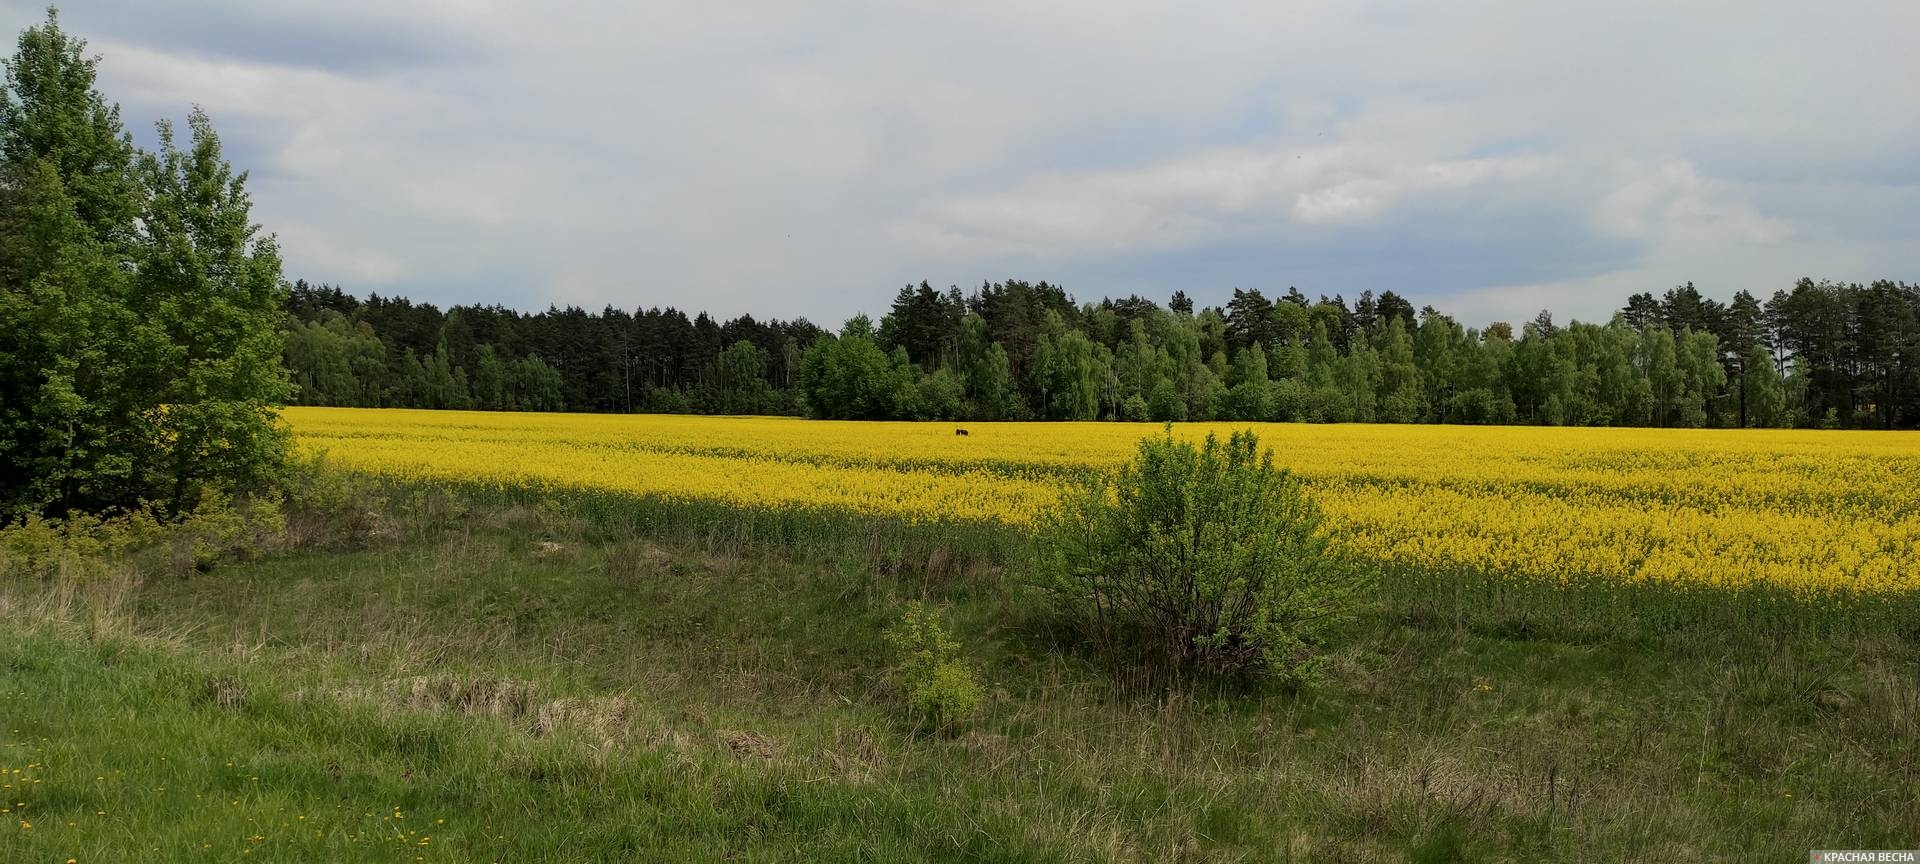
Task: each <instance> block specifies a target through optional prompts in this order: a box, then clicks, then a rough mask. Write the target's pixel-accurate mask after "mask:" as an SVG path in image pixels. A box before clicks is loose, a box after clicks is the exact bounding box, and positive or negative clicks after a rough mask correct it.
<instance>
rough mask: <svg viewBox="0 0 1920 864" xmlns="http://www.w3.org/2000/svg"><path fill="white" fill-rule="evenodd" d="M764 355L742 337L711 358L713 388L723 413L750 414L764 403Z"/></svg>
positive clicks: (765, 389) (765, 365) (764, 353)
mask: <svg viewBox="0 0 1920 864" xmlns="http://www.w3.org/2000/svg"><path fill="white" fill-rule="evenodd" d="M766 374H767V354H766V352H765V351H762V350H760V348H759V347H758V346H755V345H754V344H753V343H752V342H748V341H747V340H745V339H742V340H740V341H738V342H735V343H733V345H732V346H730V347H728V348H727V350H725V351H722V352H720V357H719V359H717V360H715V361H714V389H715V391H716V393H717V394H718V399H719V409H720V412H721V413H724V414H752V413H755V412H757V411H760V410H761V409H762V408H763V407H764V406H765V405H766V403H767V399H768V396H769V394H770V393H771V391H772V388H771V387H769V386H767V379H766Z"/></svg>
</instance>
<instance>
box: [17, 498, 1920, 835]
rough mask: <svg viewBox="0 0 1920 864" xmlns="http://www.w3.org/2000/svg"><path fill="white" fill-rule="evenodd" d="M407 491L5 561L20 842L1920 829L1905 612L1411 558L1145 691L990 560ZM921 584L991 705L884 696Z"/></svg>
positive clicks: (1917, 674)
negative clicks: (1577, 605)
mask: <svg viewBox="0 0 1920 864" xmlns="http://www.w3.org/2000/svg"><path fill="white" fill-rule="evenodd" d="M402 509H409V510H410V511H411V513H412V515H411V516H410V517H409V518H410V519H412V520H413V521H412V522H411V523H409V524H410V525H411V526H412V527H408V528H406V529H405V530H396V531H391V532H389V533H388V536H387V537H386V538H385V539H382V540H378V541H376V542H374V543H373V544H372V545H371V546H369V547H368V548H362V549H358V550H351V551H348V550H339V549H315V550H300V551H291V552H283V553H276V554H275V555H273V556H270V557H268V558H265V559H263V560H258V561H253V562H247V563H240V564H234V565H230V566H223V567H220V568H217V569H215V570H213V571H211V572H207V573H193V574H190V575H186V576H164V577H152V578H148V579H146V580H144V581H137V582H136V581H131V580H127V579H125V577H121V581H119V582H113V583H111V584H109V583H101V584H92V585H86V586H78V587H76V586H70V585H54V584H48V583H44V582H41V581H38V580H28V579H21V578H13V577H8V578H5V579H0V620H4V621H5V622H6V623H5V624H4V625H3V626H5V627H6V628H7V637H8V638H6V639H3V640H0V668H4V669H5V670H6V672H5V675H4V678H0V769H4V770H5V771H7V772H9V773H8V774H7V775H6V776H5V778H0V783H5V784H6V786H7V788H5V789H0V793H3V794H4V795H5V796H8V797H6V800H5V801H4V802H0V803H3V804H4V806H5V809H7V810H8V811H9V812H8V813H7V814H5V815H4V816H0V819H4V820H6V821H0V860H5V861H14V860H20V861H55V862H59V861H66V860H68V859H69V858H72V859H74V860H76V861H79V862H93V861H127V860H141V861H204V860H239V861H253V860H260V861H313V860H355V861H402V862H404V861H490V860H501V861H556V862H557V861H569V862H571V861H629V860H637V861H653V860H688V861H696V860H697V861H706V860H742V861H799V860H805V861H900V860H984V861H1110V860H1135V861H1160V860H1194V861H1200V860H1206V861H1273V860H1282V861H1285V860H1295V861H1423V862H1425V861H1500V860H1588V861H1632V860H1646V861H1652V860H1665V859H1671V858H1673V857H1676V856H1682V855H1684V856H1687V857H1688V858H1690V859H1693V860H1728V861H1746V860H1791V859H1795V858H1798V857H1800V856H1804V855H1805V854H1806V851H1807V850H1808V849H1813V848H1911V846H1912V845H1913V844H1914V843H1915V841H1916V838H1920V782H1917V781H1920V778H1917V777H1916V776H1915V773H1916V766H1920V752H1917V751H1920V746H1917V745H1916V741H1920V671H1917V670H1920V664H1917V662H1916V661H1917V660H1920V652H1916V651H1915V650H1914V644H1913V642H1912V640H1911V639H1909V638H1906V637H1905V636H1902V635H1898V634H1894V635H1879V634H1875V633H1872V632H1867V631H1861V632H1841V633H1812V632H1808V633H1798V634H1791V635H1787V636H1783V635H1781V634H1780V633H1778V632H1759V631H1745V630H1742V629H1740V628H1731V627H1726V626H1719V625H1717V624H1713V623H1705V622H1697V621H1677V622H1672V623H1669V624H1666V625H1662V626H1658V627H1645V628H1626V629H1622V630H1620V631H1618V632H1614V633H1608V632H1606V631H1604V630H1596V629H1594V628H1576V627H1571V626H1561V624H1560V622H1558V621H1557V620H1556V619H1554V618H1552V617H1551V616H1544V615H1540V614H1536V612H1537V609H1536V607H1535V606H1534V605H1532V604H1533V603H1534V601H1533V600H1529V599H1526V598H1520V599H1517V600H1514V601H1513V602H1514V603H1515V604H1517V605H1515V606H1513V607H1510V608H1502V607H1500V606H1499V605H1498V604H1497V603H1496V604H1489V603H1487V602H1486V601H1485V599H1484V598H1482V599H1480V600H1475V601H1473V602H1460V603H1455V604H1452V605H1447V606H1445V607H1443V608H1442V607H1436V606H1435V605H1434V604H1433V602H1432V600H1433V592H1432V591H1429V590H1428V589H1425V588H1421V589H1418V590H1411V592H1410V593H1395V589H1394V588H1393V587H1392V584H1393V583H1392V581H1391V580H1389V582H1388V587H1387V588H1386V589H1385V590H1384V592H1383V594H1382V597H1381V598H1380V600H1379V602H1378V603H1377V605H1376V606H1374V607H1373V608H1371V609H1369V610H1368V611H1367V612H1366V613H1365V614H1363V615H1362V616H1360V618H1359V619H1358V620H1357V621H1356V622H1355V623H1354V624H1353V625H1352V627H1351V628H1350V632H1347V633H1346V634H1344V635H1345V640H1344V642H1343V647H1342V648H1340V649H1339V651H1338V652H1337V654H1336V655H1335V656H1334V657H1333V658H1332V664H1331V669H1332V672H1331V674H1330V677H1329V679H1328V680H1327V681H1325V682H1324V683H1322V684H1319V685H1317V686H1314V687H1311V688H1308V689H1306V690H1304V691H1300V692H1293V693H1289V692H1272V691H1263V690H1257V689H1256V690H1252V691H1245V690H1242V691H1238V692H1198V693H1192V694H1188V695H1184V696H1180V697H1176V698H1154V697H1148V696H1143V695H1141V694H1138V693H1134V692H1131V691H1128V690H1127V689H1125V688H1123V687H1120V686H1117V685H1116V684H1115V682H1113V681H1112V680H1111V679H1109V678H1108V677H1107V676H1105V675H1104V674H1102V673H1101V672H1100V671H1098V670H1097V669H1095V668H1093V667H1092V666H1090V665H1089V664H1088V663H1087V662H1086V661H1085V660H1084V659H1083V658H1082V657H1081V656H1079V655H1078V654H1077V653H1076V652H1074V651H1073V650H1071V647H1070V646H1062V645H1060V644H1058V643H1057V641H1056V638H1055V636H1054V634H1052V633H1051V632H1050V631H1049V630H1048V629H1047V627H1046V626H1045V624H1044V622H1043V621H1041V620H1039V619H1037V618H1036V617H1035V616H1034V615H1033V614H1032V612H1031V609H1032V608H1033V605H1032V603H1031V600H1032V598H1031V597H1029V596H1028V595H1027V594H1026V593H1025V592H1024V591H1023V590H1022V589H1021V588H1020V587H1019V585H1018V581H1017V578H1016V574H1015V573H1014V572H1013V571H1011V570H1009V569H1008V568H1007V567H1006V566H1005V565H1004V563H1003V562H1001V561H998V560H996V559H995V558H994V557H993V556H990V555H977V554H959V555H950V556H944V557H942V556H943V554H944V553H941V552H940V551H939V549H938V548H937V547H934V548H928V549H921V550H916V551H913V552H912V554H900V553H899V552H898V550H894V551H892V552H888V551H887V550H886V549H884V548H880V547H885V546H886V545H887V544H885V543H880V544H877V546H874V547H865V546H863V545H862V544H858V543H856V544H853V545H852V546H849V547H844V548H843V547H840V546H821V547H808V546H806V545H804V544H802V545H800V546H796V545H795V544H794V543H792V542H789V541H790V540H791V539H792V538H787V540H785V541H780V542H760V541H764V540H765V539H767V538H765V537H762V538H760V540H759V541H756V542H752V543H735V542H733V541H734V540H738V539H739V538H738V537H737V536H734V535H728V534H726V533H725V532H724V530H722V528H721V527H719V526H723V525H725V524H727V523H725V522H724V521H723V520H722V521H714V522H712V523H711V525H712V526H714V527H712V529H711V530H707V531H704V532H703V531H701V530H697V529H694V528H689V527H687V525H685V524H682V525H680V527H678V528H675V529H674V530H666V529H665V527H663V526H662V525H648V524H636V523H634V522H632V521H627V522H625V523H622V522H621V521H619V520H612V519H575V518H571V515H570V514H568V513H560V512H556V511H552V510H539V511H536V510H533V509H529V508H525V507H515V506H511V505H510V503H509V502H505V501H499V502H492V503H486V504H483V505H480V506H478V507H475V508H473V509H464V510H463V509H460V508H458V507H451V506H447V505H445V504H434V503H431V502H428V503H424V504H423V503H421V502H413V503H412V504H410V505H408V506H407V507H404V508H402ZM774 539H775V540H779V538H777V537H776V538H774ZM922 556H929V557H922ZM912 600H925V601H927V602H929V603H930V604H932V605H933V606H934V607H935V608H938V609H940V610H942V614H943V615H944V616H945V617H946V619H947V620H948V622H949V623H950V624H951V625H952V630H953V632H954V633H955V634H956V635H957V636H958V637H959V638H960V639H961V640H962V642H963V643H964V645H965V648H966V651H967V653H968V655H969V659H970V660H971V661H972V662H974V663H975V664H976V665H977V666H979V667H980V669H981V671H982V673H983V676H984V678H985V679H986V680H987V682H988V683H989V685H990V691H991V695H990V697H989V699H988V704H987V706H986V708H985V710H984V711H983V713H982V714H981V715H980V716H979V717H978V718H977V719H976V720H975V721H973V722H972V723H970V724H968V725H966V726H963V727H960V728H956V729H952V730H949V731H947V732H944V733H930V732H927V731H925V730H923V729H920V728H918V727H917V726H916V725H915V724H913V723H912V722H910V721H909V719H908V717H907V715H906V711H905V708H904V705H903V704H902V702H901V699H900V697H899V695H898V694H897V693H896V692H895V690H894V688H893V687H892V685H891V684H890V683H889V677H888V666H889V661H888V658H887V657H886V650H885V645H884V639H883V635H882V634H883V633H884V631H885V629H886V627H887V626H888V625H889V624H891V623H892V622H893V621H895V620H896V619H897V617H898V615H899V614H900V612H901V611H902V609H903V608H904V607H905V605H906V604H907V603H908V602H909V601H912ZM1436 608H1438V609H1440V611H1434V610H1435V609H1436ZM1516 609H1517V610H1519V611H1518V612H1516V611H1515V610H1516ZM15 772H17V773H15ZM24 823H30V824H31V827H30V828H28V827H23V825H24Z"/></svg>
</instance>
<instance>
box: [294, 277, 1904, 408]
mask: <svg viewBox="0 0 1920 864" xmlns="http://www.w3.org/2000/svg"><path fill="white" fill-rule="evenodd" d="M287 328H288V337H287V345H286V358H287V365H288V367H289V369H290V370H291V371H292V373H293V377H294V382H295V385H296V396H295V401H297V402H299V403H301V404H311V405H349V406H401V407H419V408H477V409H501V410H534V411H540V410H568V411H603V412H687V413H725V414H748V413H759V414H793V415H810V416H815V417H823V418H844V419H871V420H880V419H916V420H1101V419H1121V420H1154V421H1162V420H1214V419H1220V420H1275V421H1307V422H1392V423H1423V422H1424V423H1503V424H1505V423H1521V424H1544V425H1586V426H1604V425H1614V426H1706V427H1723V426H1759V427H1775V426H1825V427H1872V428H1910V427H1913V426H1915V425H1916V424H1920V286H1916V285H1909V284H1906V283H1896V282H1890V281H1878V282H1873V283H1871V284H1866V285H1862V284H1857V283H1837V282H1830V281H1814V280H1811V279H1802V280H1800V281H1799V282H1798V283H1797V284H1795V285H1793V286H1792V288H1790V289H1785V290H1780V291H1777V292H1775V293H1774V294H1773V296H1772V297H1771V298H1769V299H1768V300H1766V301H1764V302H1762V301H1761V300H1759V299H1758V298H1756V297H1755V296H1754V295H1752V294H1751V293H1748V292H1746V291H1741V292H1739V293H1738V294H1736V295H1734V298H1733V300H1732V302H1730V303H1722V302H1719V301H1717V300H1714V299H1712V298H1709V297H1707V296H1705V295H1703V294H1702V293H1701V292H1700V291H1699V290H1698V289H1696V288H1695V287H1694V286H1693V285H1692V284H1691V283H1688V284H1686V285H1682V286H1679V287H1676V288H1673V289H1671V290H1668V291H1666V292H1664V294H1662V295H1661V296H1655V295H1653V294H1652V293H1643V294H1637V295H1634V296H1632V297H1630V298H1628V299H1627V301H1626V303H1625V304H1624V306H1622V307H1621V308H1620V309H1619V311H1618V312H1617V313H1616V314H1615V315H1614V316H1613V317H1612V319H1611V320H1610V321H1608V322H1607V323H1605V324H1591V323H1580V322H1573V323H1569V324H1566V325H1564V326H1563V325H1560V324H1557V323H1555V322H1554V320H1553V318H1552V316H1551V315H1550V314H1549V313H1547V312H1541V313H1540V315H1539V316H1538V317H1536V318H1535V319H1533V320H1531V321H1527V322H1524V323H1522V324H1521V325H1520V326H1519V327H1518V328H1515V327H1514V326H1512V325H1510V324H1508V323H1504V322H1494V323H1491V324H1488V325H1486V326H1485V327H1481V328H1477V329H1476V328H1472V327H1466V326H1463V325H1462V324H1461V323H1460V322H1459V321H1457V320H1455V319H1454V318H1452V317H1450V316H1448V315H1446V314H1443V313H1441V312H1439V311H1437V310H1435V309H1433V308H1432V307H1426V308H1422V309H1419V310H1416V309H1415V308H1414V307H1413V306H1412V304H1411V303H1409V302H1408V301H1407V300H1406V299H1404V298H1403V297H1401V296H1400V295H1398V294H1396V293H1394V292H1393V291H1385V292H1382V293H1380V294H1379V295H1378V296H1375V295H1374V294H1373V293H1372V292H1367V293H1363V294H1361V295H1360V297H1359V298H1357V299H1356V300H1355V301H1354V302H1352V303H1351V304H1350V303H1348V302H1347V301H1346V300H1345V299H1344V298H1342V297H1338V296H1336V297H1332V298H1328V297H1324V296H1322V297H1320V298H1318V299H1312V300H1310V299H1308V298H1307V297H1306V296H1305V295H1303V294H1301V293H1300V292H1299V291H1297V290H1292V289H1290V290H1289V291H1288V292H1287V293H1286V294H1285V295H1283V296H1280V297H1275V298H1269V297H1267V296H1265V295H1264V294H1263V293H1262V292H1260V291H1256V290H1235V291H1234V292H1233V296H1232V299H1231V300H1229V301H1228V302H1227V303H1226V304H1225V305H1224V306H1222V307H1206V308H1199V309H1196V308H1195V307H1194V305H1193V303H1192V301H1191V300H1190V299H1189V298H1187V297H1186V295H1185V294H1184V293H1182V292H1175V293H1174V295H1173V296H1172V298H1171V299H1170V300H1169V301H1168V302H1167V303H1165V304H1161V303H1157V302H1154V301H1152V300H1148V299H1143V298H1141V297H1137V296H1131V297H1126V298H1124V299H1111V298H1107V299H1102V300H1100V301H1099V302H1097V303H1081V302H1076V301H1075V299H1074V298H1073V297H1072V296H1071V295H1069V294H1068V293H1067V292H1066V291H1065V290H1064V289H1062V288H1061V287H1060V286H1057V285H1051V284H1048V283H1047V282H1035V283H1029V282H1024V281H1019V280H1009V281H1006V282H999V283H988V284H983V285H981V286H980V287H979V288H978V289H976V290H974V291H972V292H970V293H962V292H961V291H960V289H958V288H949V289H947V290H945V291H940V290H936V289H935V288H933V287H932V286H931V285H930V284H928V283H926V282H922V283H920V284H919V285H917V286H912V285H910V286H907V287H905V288H902V289H901V290H900V292H899V294H898V295H897V296H896V297H895V298H894V301H893V305H892V308H891V309H889V310H888V311H887V313H886V314H885V315H883V316H881V318H880V319H879V320H878V321H874V320H872V319H871V318H869V317H867V316H864V315H861V316H856V317H855V318H853V319H852V320H850V321H847V322H846V323H845V324H844V325H843V326H842V327H841V328H840V330H839V331H838V332H837V333H836V332H828V331H825V330H823V329H822V328H820V327H817V326H815V325H814V324H812V323H809V322H808V321H806V320H805V319H796V320H792V321H779V320H768V321H760V320H756V319H755V318H753V317H752V316H750V315H743V316H741V317H739V318H735V319H733V320H729V321H725V322H720V321H716V320H715V319H714V318H712V317H711V316H709V315H707V314H705V313H699V314H696V315H693V316H691V317H689V316H688V315H687V314H686V313H685V312H682V311H680V310H677V309H673V308H665V309H661V308H646V309H641V310H638V311H635V312H627V311H625V310H622V309H617V308H613V307H611V306H610V307H607V308H606V309H604V310H602V311H600V312H599V313H597V314H596V313H590V312H587V311H585V310H583V309H579V308H576V307H568V308H565V309H561V308H550V309H548V310H547V311H545V312H540V313H533V314H527V313H521V312H518V311H515V310H512V309H508V308H504V307H500V306H454V307H451V308H449V309H447V310H445V311H442V310H440V309H439V308H437V307H435V306H433V305H431V304H425V303H413V302H411V301H409V300H407V299H406V298H403V297H381V296H379V295H377V294H376V295H372V296H369V297H368V298H366V299H364V300H362V299H359V298H356V297H354V296H352V295H350V294H347V293H346V292H344V291H342V290H340V289H339V288H337V287H332V286H325V285H322V286H313V285H308V284H306V283H304V282H301V283H296V284H295V285H294V287H293V290H292V292H291V294H290V296H289V299H288V302H287Z"/></svg>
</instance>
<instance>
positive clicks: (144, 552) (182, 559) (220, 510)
mask: <svg viewBox="0 0 1920 864" xmlns="http://www.w3.org/2000/svg"><path fill="white" fill-rule="evenodd" d="M281 505H282V501H281V499H279V498H277V497H273V498H248V499H242V500H237V501H235V500H229V499H227V498H226V497H224V496H222V495H220V494H218V493H209V494H207V495H204V496H202V497H201V498H200V499H199V501H198V502H196V504H195V506H194V508H193V509H192V510H190V511H187V512H184V513H177V514H176V513H166V512H160V511H157V510H155V509H153V508H145V509H140V510H134V511H131V512H127V513H121V514H117V515H113V516H98V515H93V514H88V513H74V514H72V515H70V516H66V517H63V518H59V519H46V518H42V517H40V516H37V515H33V516H28V517H27V518H25V519H23V520H21V521H20V522H19V523H16V524H14V525H9V526H6V527H4V528H0V573H6V574H11V575H15V576H26V577H29V578H36V579H40V580H43V581H49V580H51V581H61V580H66V581H74V580H80V581H86V580H97V579H101V578H106V577H108V576H112V575H116V574H119V575H128V576H133V577H139V576H148V575H169V574H170V575H181V574H185V573H191V572H195V571H203V570H208V569H211V568H212V567H213V566H214V565H215V564H216V563H218V562H220V561H222V560H228V559H247V558H252V557H255V556H257V555H258V554H260V553H261V552H263V551H266V550H268V549H271V548H274V547H275V546H276V545H277V542H278V540H279V538H281V537H282V535H283V532H284V530H285V528H286V519H285V516H284V514H283V512H282V510H281Z"/></svg>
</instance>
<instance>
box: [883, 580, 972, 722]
mask: <svg viewBox="0 0 1920 864" xmlns="http://www.w3.org/2000/svg"><path fill="white" fill-rule="evenodd" d="M887 644H888V646H890V647H891V648H892V649H893V653H894V657H895V662H896V663H897V673H896V674H897V675H898V676H899V683H900V687H901V689H902V690H903V691H904V692H905V694H906V697H907V705H908V708H909V709H910V711H911V712H912V717H913V719H914V721H915V722H916V723H919V722H928V723H931V724H932V725H934V726H937V727H942V728H945V727H950V726H952V725H954V724H956V723H959V722H961V721H963V720H966V719H967V718H969V717H972V716H973V714H974V712H975V711H978V710H979V708H980V702H981V700H982V699H983V698H984V697H985V696H986V688H985V687H982V686H981V685H980V680H979V678H978V677H976V676H975V675H974V672H973V668H972V667H971V666H969V665H967V663H966V661H965V660H963V659H962V658H961V656H960V643H959V642H956V641H954V639H953V638H952V637H951V636H949V635H947V630H946V628H945V627H943V626H941V624H940V620H939V618H938V617H937V616H936V615H934V613H933V612H932V610H929V609H928V608H926V606H925V605H923V604H920V603H917V602H916V603H913V604H911V605H909V606H908V607H907V613H906V614H905V615H904V616H902V617H901V619H900V621H899V623H897V624H895V625H894V626H893V627H892V628H890V629H888V630H887Z"/></svg>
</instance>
